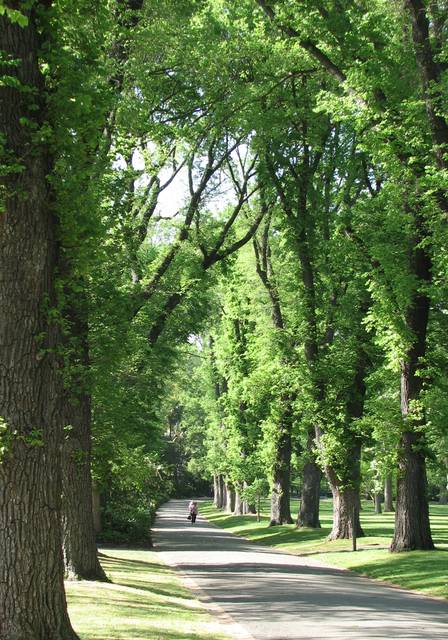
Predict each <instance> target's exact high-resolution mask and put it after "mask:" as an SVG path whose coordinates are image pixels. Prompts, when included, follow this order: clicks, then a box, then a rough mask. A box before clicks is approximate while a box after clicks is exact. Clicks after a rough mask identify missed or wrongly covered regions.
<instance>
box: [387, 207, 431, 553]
mask: <svg viewBox="0 0 448 640" xmlns="http://www.w3.org/2000/svg"><path fill="white" fill-rule="evenodd" d="M415 225H416V236H415V238H414V239H413V243H412V248H411V251H410V270H411V273H412V274H414V275H415V277H416V279H417V282H419V284H420V286H423V285H424V284H429V283H430V282H431V259H430V256H429V254H428V253H427V248H426V247H422V246H420V242H421V241H422V239H423V238H424V237H425V229H424V223H423V221H422V220H421V212H419V211H417V214H416V216H415ZM416 247H418V248H416ZM428 316H429V298H428V295H427V293H426V292H423V291H419V290H416V291H415V292H414V295H413V298H412V301H411V304H410V305H409V308H408V310H407V314H406V324H407V327H408V328H409V332H410V334H411V335H412V337H413V342H412V344H411V346H410V348H409V349H408V352H407V354H406V358H405V359H404V360H403V361H402V363H401V415H402V417H403V423H404V425H405V430H404V431H403V433H402V435H401V439H400V445H399V451H398V480H397V500H396V512H395V532H394V537H393V540H392V544H391V547H390V548H391V551H409V550H412V549H422V550H425V549H433V548H434V543H433V541H432V537H431V528H430V524H429V509H428V499H427V493H426V460H425V453H424V444H425V437H424V432H423V428H424V416H423V415H422V408H421V406H420V392H421V389H422V384H423V379H422V377H421V375H419V371H418V370H419V367H420V366H421V361H422V359H423V358H424V356H425V353H426V330H427V326H428Z"/></svg>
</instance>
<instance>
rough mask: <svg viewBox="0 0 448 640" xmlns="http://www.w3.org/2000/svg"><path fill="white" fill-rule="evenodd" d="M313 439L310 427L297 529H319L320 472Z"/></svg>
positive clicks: (313, 434) (313, 431)
mask: <svg viewBox="0 0 448 640" xmlns="http://www.w3.org/2000/svg"><path fill="white" fill-rule="evenodd" d="M314 437H315V430H314V427H312V429H311V430H309V431H308V441H307V447H306V448H307V452H306V455H307V461H306V463H305V466H304V468H303V489H302V499H301V501H300V510H299V514H298V516H297V521H296V524H297V526H298V527H310V528H313V529H319V528H320V520H319V503H320V481H321V479H322V471H321V469H320V467H319V466H318V465H317V464H316V462H315V461H314V453H313V449H314Z"/></svg>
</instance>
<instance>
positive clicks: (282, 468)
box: [269, 409, 293, 526]
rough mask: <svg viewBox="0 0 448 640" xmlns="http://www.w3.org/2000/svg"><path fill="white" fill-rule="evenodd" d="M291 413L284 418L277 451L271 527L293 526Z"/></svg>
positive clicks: (273, 477)
mask: <svg viewBox="0 0 448 640" xmlns="http://www.w3.org/2000/svg"><path fill="white" fill-rule="evenodd" d="M289 411H290V410H289V409H288V411H287V415H285V416H284V420H283V425H282V426H281V428H280V434H279V440H278V444H277V447H276V451H275V454H276V459H275V461H274V469H273V475H272V493H271V520H270V522H269V525H270V526H273V525H277V524H291V523H292V522H293V519H292V517H291V507H290V495H291V428H292V420H291V416H290V415H289Z"/></svg>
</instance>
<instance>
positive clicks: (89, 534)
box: [62, 309, 107, 580]
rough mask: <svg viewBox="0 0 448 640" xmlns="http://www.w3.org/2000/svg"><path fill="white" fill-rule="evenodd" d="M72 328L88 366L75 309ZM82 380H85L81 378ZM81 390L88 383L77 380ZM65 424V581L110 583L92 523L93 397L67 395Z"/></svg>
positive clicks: (84, 338)
mask: <svg viewBox="0 0 448 640" xmlns="http://www.w3.org/2000/svg"><path fill="white" fill-rule="evenodd" d="M72 311H73V313H72V314H71V320H72V323H71V326H72V329H73V334H74V335H75V336H77V337H78V338H79V343H80V344H79V350H80V352H82V362H81V363H77V364H78V368H79V365H81V367H82V369H83V370H84V372H85V369H86V368H87V367H88V364H89V362H88V361H89V354H88V346H87V323H86V322H83V321H82V320H81V316H80V314H79V312H78V310H75V309H72ZM81 377H82V376H81ZM74 382H78V384H79V387H80V389H82V388H83V387H85V384H86V383H85V380H82V379H81V380H76V381H74ZM65 413H66V415H65V421H64V422H65V424H66V425H68V428H69V430H68V432H67V435H66V439H65V441H64V446H63V452H62V453H63V455H62V493H63V500H62V524H63V550H64V560H65V572H66V577H67V578H69V579H71V580H107V578H106V574H105V573H104V571H103V568H102V567H101V565H100V563H99V560H98V554H97V547H96V541H95V527H94V522H93V502H92V476H91V470H90V453H91V406H90V396H89V395H88V393H86V392H84V393H82V391H81V393H78V394H77V395H76V396H75V395H73V394H72V393H70V392H68V393H67V397H66V399H65Z"/></svg>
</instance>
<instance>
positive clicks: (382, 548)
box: [201, 500, 448, 598]
mask: <svg viewBox="0 0 448 640" xmlns="http://www.w3.org/2000/svg"><path fill="white" fill-rule="evenodd" d="M331 508H332V507H331V500H322V502H321V525H322V529H296V528H295V526H294V525H283V526H276V527H269V526H268V524H269V503H268V501H267V500H266V501H264V503H263V505H262V518H261V522H257V521H256V518H255V516H231V515H228V514H224V513H223V512H222V511H218V510H217V509H215V508H214V506H213V504H212V503H207V504H204V505H202V506H201V513H202V514H203V515H204V516H206V517H207V518H208V520H210V521H211V522H213V523H214V524H217V525H219V526H220V527H222V528H224V529H227V530H228V531H230V532H232V533H235V534H237V535H239V536H242V537H244V538H246V539H248V540H252V541H254V542H257V543H259V544H264V545H267V546H270V547H275V548H277V549H283V550H285V551H288V552H289V553H293V554H296V555H311V556H312V557H313V558H316V559H317V560H319V561H321V562H324V563H326V564H329V565H331V566H334V567H340V568H343V569H350V570H351V571H354V572H356V573H359V574H361V575H365V576H369V577H371V578H375V579H377V580H383V581H385V582H389V583H391V584H395V585H399V586H401V587H405V588H406V589H414V590H416V591H420V592H422V593H425V594H426V595H433V596H439V597H444V598H448V506H446V505H438V504H433V505H431V506H430V514H431V528H432V533H433V539H434V543H435V544H436V547H437V549H436V550H435V551H410V552H406V553H398V554H392V553H390V552H389V550H388V549H389V544H390V540H391V538H392V534H393V529H394V514H393V513H384V514H381V515H377V514H375V513H374V511H373V507H372V505H371V504H370V503H368V502H365V503H363V510H362V512H361V524H362V527H363V529H364V532H365V534H366V536H365V537H364V538H359V539H358V551H356V552H353V551H352V541H351V540H336V541H334V542H328V541H327V540H326V537H327V536H328V534H329V532H330V529H331V520H332V513H331ZM291 509H292V512H293V514H296V513H297V509H298V504H297V501H294V503H292V504H291Z"/></svg>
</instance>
